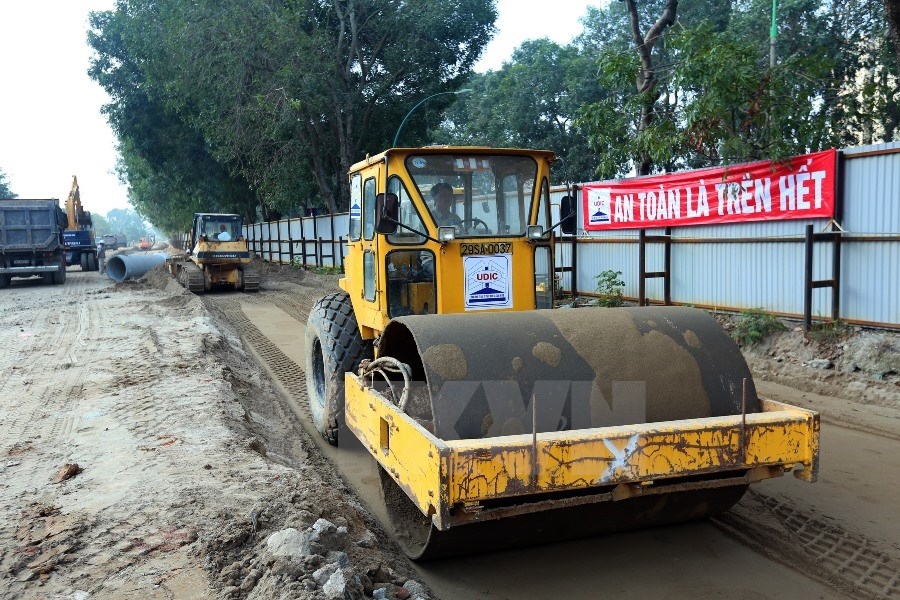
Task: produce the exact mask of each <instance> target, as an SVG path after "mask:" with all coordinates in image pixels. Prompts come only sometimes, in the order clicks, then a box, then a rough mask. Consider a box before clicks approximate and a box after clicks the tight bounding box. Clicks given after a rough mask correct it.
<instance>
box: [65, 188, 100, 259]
mask: <svg viewBox="0 0 900 600" xmlns="http://www.w3.org/2000/svg"><path fill="white" fill-rule="evenodd" d="M66 216H67V217H68V219H69V225H68V226H67V227H66V229H65V231H63V241H64V243H65V248H66V266H72V265H80V266H81V270H82V271H96V270H97V269H98V268H99V266H98V264H97V244H96V242H95V241H94V222H93V219H92V218H91V213H90V212H89V211H86V210H84V208H83V207H82V205H81V190H80V188H79V187H78V177H76V176H75V175H73V176H72V187H71V189H70V190H69V196H68V197H67V198H66Z"/></svg>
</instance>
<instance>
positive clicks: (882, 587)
mask: <svg viewBox="0 0 900 600" xmlns="http://www.w3.org/2000/svg"><path fill="white" fill-rule="evenodd" d="M713 522H715V523H716V524H717V526H719V527H720V528H721V529H722V530H723V531H725V532H726V533H727V534H729V535H731V536H733V537H735V538H737V539H739V540H740V541H742V542H743V543H746V544H747V545H749V546H750V547H752V548H755V549H756V550H758V551H759V552H761V553H762V554H765V555H767V556H770V557H773V558H777V559H778V560H780V561H783V562H784V563H786V564H788V565H790V566H791V568H793V569H795V570H797V571H799V572H801V573H807V574H810V575H812V576H814V577H816V578H817V579H819V580H820V581H822V582H824V583H827V584H828V585H830V586H832V587H834V588H836V589H839V590H842V591H844V592H845V593H848V594H852V595H853V596H854V597H857V598H861V597H863V598H871V599H873V600H875V599H877V600H886V599H900V548H893V549H888V548H880V547H879V546H878V544H876V543H875V542H873V541H871V540H869V539H867V538H866V537H865V536H862V535H860V534H858V533H854V532H851V531H847V530H846V529H844V528H843V527H841V525H840V524H839V523H838V522H837V521H833V520H831V519H829V518H827V517H819V516H815V515H813V514H810V513H809V512H807V511H805V510H803V509H801V508H799V507H798V506H797V505H796V503H795V502H792V501H790V500H787V499H779V498H776V497H772V496H767V495H765V494H761V493H758V492H755V491H753V490H751V491H750V492H748V493H747V495H746V496H745V497H744V499H743V500H741V502H740V503H739V504H738V505H737V506H736V507H734V508H732V509H731V511H729V512H727V513H724V514H722V515H719V516H718V517H715V518H714V519H713Z"/></svg>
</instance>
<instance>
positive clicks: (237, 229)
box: [199, 215, 241, 242]
mask: <svg viewBox="0 0 900 600" xmlns="http://www.w3.org/2000/svg"><path fill="white" fill-rule="evenodd" d="M200 227H201V230H200V232H199V233H200V235H204V236H206V239H208V240H210V241H219V242H230V241H234V240H236V239H238V237H239V236H240V235H241V219H240V217H238V216H235V215H208V216H206V217H204V218H203V220H202V223H201V224H200Z"/></svg>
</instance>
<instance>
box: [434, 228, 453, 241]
mask: <svg viewBox="0 0 900 600" xmlns="http://www.w3.org/2000/svg"><path fill="white" fill-rule="evenodd" d="M455 239H456V228H455V227H438V241H439V242H441V243H442V244H446V243H447V242H452V241H453V240H455Z"/></svg>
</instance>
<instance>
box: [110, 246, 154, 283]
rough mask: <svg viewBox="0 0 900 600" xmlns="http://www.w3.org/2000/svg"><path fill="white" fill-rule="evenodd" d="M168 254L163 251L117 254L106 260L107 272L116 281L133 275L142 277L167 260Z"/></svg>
mask: <svg viewBox="0 0 900 600" xmlns="http://www.w3.org/2000/svg"><path fill="white" fill-rule="evenodd" d="M167 256H168V255H167V254H165V253H163V252H153V253H148V254H126V255H118V254H117V255H116V256H113V257H112V258H110V259H109V260H107V261H106V273H107V274H108V275H109V278H110V279H112V280H113V281H116V282H121V281H125V280H126V279H130V278H132V277H140V276H141V275H143V274H144V273H146V272H147V271H149V270H150V269H152V268H153V267H155V266H156V265H161V264H163V263H164V262H166V257H167Z"/></svg>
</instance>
